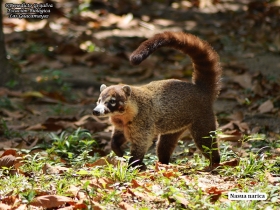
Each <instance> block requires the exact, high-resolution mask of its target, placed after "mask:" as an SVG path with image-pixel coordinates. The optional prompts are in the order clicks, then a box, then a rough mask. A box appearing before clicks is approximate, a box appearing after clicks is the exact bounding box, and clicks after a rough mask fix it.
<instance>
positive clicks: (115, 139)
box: [111, 130, 126, 157]
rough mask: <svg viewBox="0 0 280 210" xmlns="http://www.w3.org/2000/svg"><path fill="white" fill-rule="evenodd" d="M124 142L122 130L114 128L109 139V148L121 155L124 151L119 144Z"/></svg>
mask: <svg viewBox="0 0 280 210" xmlns="http://www.w3.org/2000/svg"><path fill="white" fill-rule="evenodd" d="M125 142H126V139H125V136H124V134H123V132H122V131H119V130H114V132H113V134H112V139H111V148H112V150H113V151H114V153H115V154H116V155H117V156H119V157H122V156H123V155H124V151H123V150H122V148H121V146H122V145H123V144H124V143H125Z"/></svg>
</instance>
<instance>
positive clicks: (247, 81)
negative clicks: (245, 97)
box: [233, 73, 252, 89]
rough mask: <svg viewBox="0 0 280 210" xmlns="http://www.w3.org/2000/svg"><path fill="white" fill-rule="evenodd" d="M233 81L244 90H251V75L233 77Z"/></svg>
mask: <svg viewBox="0 0 280 210" xmlns="http://www.w3.org/2000/svg"><path fill="white" fill-rule="evenodd" d="M233 81H234V82H236V83H238V84H239V85H240V86H241V87H243V88H245V89H251V88H252V75H250V74H248V73H245V74H242V75H237V76H234V77H233Z"/></svg>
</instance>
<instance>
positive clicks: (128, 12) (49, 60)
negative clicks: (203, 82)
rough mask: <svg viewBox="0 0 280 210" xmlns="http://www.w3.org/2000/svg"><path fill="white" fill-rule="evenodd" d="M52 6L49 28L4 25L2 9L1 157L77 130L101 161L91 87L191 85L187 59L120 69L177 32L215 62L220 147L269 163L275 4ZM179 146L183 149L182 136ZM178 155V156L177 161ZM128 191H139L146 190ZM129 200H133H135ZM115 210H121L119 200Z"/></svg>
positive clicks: (104, 129)
mask: <svg viewBox="0 0 280 210" xmlns="http://www.w3.org/2000/svg"><path fill="white" fill-rule="evenodd" d="M15 2H16V1H15ZM49 2H52V1H49ZM55 2H56V3H55V7H54V8H51V12H50V18H48V19H43V20H34V19H11V18H9V17H8V14H7V11H5V10H6V7H5V6H4V7H3V10H4V14H3V15H4V33H5V41H6V47H7V52H8V57H9V60H10V62H11V64H12V66H13V67H14V69H15V70H16V71H17V74H18V77H19V80H11V81H9V82H8V83H7V84H5V85H2V87H0V120H1V122H0V154H1V153H3V154H5V153H4V151H5V150H7V148H17V149H32V148H33V147H34V146H36V145H37V144H38V143H42V142H45V141H47V142H48V141H49V140H50V139H54V138H53V136H54V135H57V136H59V135H61V134H64V133H63V132H66V131H69V132H70V133H71V132H73V130H76V129H78V128H79V127H81V128H84V129H86V130H87V131H89V132H90V133H91V135H92V136H93V137H94V138H95V139H96V141H97V142H98V145H99V149H98V150H96V152H97V153H99V155H100V156H104V155H106V154H108V153H110V146H109V139H110V133H111V130H112V127H111V126H110V124H109V122H108V120H107V119H98V118H96V117H94V116H92V114H91V113H92V109H93V107H94V105H95V103H96V100H97V98H98V95H99V87H100V85H101V84H103V83H104V84H106V85H110V84H117V83H126V84H130V85H141V84H146V83H148V82H150V81H154V80H160V79H168V78H177V79H181V80H185V81H191V74H192V64H191V61H190V59H189V58H188V57H186V56H185V55H183V54H181V53H180V52H177V51H174V50H171V49H160V50H158V51H157V52H156V53H154V54H153V55H152V56H150V57H149V58H148V59H147V60H146V61H144V62H143V63H142V64H141V65H139V66H132V65H131V64H130V63H129V55H130V53H131V52H132V51H133V50H134V49H136V48H137V46H138V45H139V44H140V43H141V42H142V41H144V40H145V39H147V38H149V37H151V36H152V35H154V34H156V33H159V32H163V31H185V32H189V33H193V34H195V35H197V36H198V37H200V38H202V39H204V40H206V41H208V42H209V43H210V44H211V45H212V46H213V48H214V49H215V50H216V51H217V52H218V54H219V55H220V60H221V65H222V67H223V76H222V90H221V93H220V96H219V98H218V99H217V101H216V102H215V105H214V109H215V113H216V115H217V119H218V122H219V130H220V131H221V132H222V134H220V140H221V145H222V144H224V143H225V144H228V141H230V143H229V145H230V148H232V149H233V150H234V151H235V152H236V154H238V156H239V157H247V156H246V155H248V150H249V151H250V152H254V153H256V152H257V151H258V150H260V149H261V148H263V147H264V146H267V145H269V147H270V149H269V151H270V152H271V156H269V158H272V159H273V158H274V159H275V157H276V156H279V154H280V148H279V140H280V71H279V70H280V7H279V4H280V3H279V1H275V2H274V3H267V2H263V1H249V0H243V1H242V0H239V1H231V0H228V1H217V3H216V4H211V3H209V2H210V1H202V0H201V1H175V2H173V3H172V4H170V5H169V4H167V3H165V2H161V1H139V2H136V1H127V0H119V1H115V3H110V1H108V2H107V1H89V2H87V1H64V0H57V1H55ZM142 2H147V3H146V4H144V3H142ZM4 3H5V1H4ZM29 3H32V1H30V2H29ZM34 3H35V2H34ZM52 3H54V2H52ZM51 133H53V135H52V134H51ZM182 140H184V143H182V144H190V145H191V143H189V141H190V140H191V136H190V135H189V133H185V135H184V136H183V137H182ZM186 142H187V143H186ZM240 142H241V143H240ZM271 145H274V146H271ZM275 145H276V146H275ZM240 146H242V147H240ZM238 147H239V148H238ZM4 148H5V149H4ZM234 148H235V149H234ZM236 148H238V149H236ZM180 150H182V149H181V146H178V151H177V152H176V154H179V156H180V154H181V153H182V152H180ZM183 150H184V149H183ZM193 150H195V148H194V147H193V149H189V151H188V152H189V154H192V155H193V152H192V151H193ZM1 151H2V152H1ZM3 154H2V155H3ZM15 156H17V155H15ZM179 156H178V157H179ZM189 156H190V157H191V155H189ZM3 157H4V156H3ZM175 159H177V156H176V155H175V156H174V160H175ZM278 161H279V160H278ZM0 163H1V160H0ZM277 164H279V162H278V163H277ZM0 165H1V164H0ZM156 167H157V168H156V169H155V171H159V170H160V169H159V168H160V167H163V168H164V169H166V168H165V166H159V165H156ZM278 167H279V165H278ZM166 170H167V169H166ZM176 170H177V169H176ZM273 170H275V169H273ZM274 172H275V171H274ZM172 173H174V174H176V173H175V172H174V171H173V172H172ZM271 173H272V172H271ZM275 173H276V172H275ZM174 174H171V175H170V176H175V177H176V176H177V175H174ZM266 175H267V174H266ZM163 176H165V177H168V176H169V175H166V174H165V175H163ZM0 177H1V174H0ZM149 178H151V177H149ZM168 178H170V177H168ZM185 181H186V180H185ZM187 182H188V180H187ZM275 183H276V184H275ZM107 184H108V183H107ZM134 184H135V185H139V186H141V187H143V189H145V190H146V188H145V187H146V185H145V187H144V185H143V184H139V183H134ZM277 184H278V185H279V181H278V183H277V182H276V181H275V182H273V185H277ZM97 185H100V183H97ZM213 189H214V188H210V191H211V190H213ZM105 190H109V189H107V188H105ZM208 190H209V189H208ZM210 191H209V192H210ZM214 191H215V192H214V194H215V195H216V194H219V195H220V194H222V192H220V191H218V190H217V189H216V188H215V189H214ZM205 192H206V191H205ZM207 192H208V191H207ZM130 194H132V195H134V196H136V197H138V199H140V200H141V196H142V195H139V194H138V195H135V192H130ZM208 194H209V193H208ZM210 194H211V193H210ZM165 196H167V197H168V195H165ZM149 199H150V201H151V200H152V202H155V203H156V202H161V201H155V200H153V199H154V198H152V197H150V198H149ZM175 200H176V201H178V202H179V203H180V205H183V206H185V207H187V206H188V205H189V203H188V202H187V201H186V200H180V199H179V198H175ZM150 201H149V202H150ZM169 201H170V200H169ZM0 202H1V190H0ZM98 202H99V201H98ZM123 202H128V203H130V204H131V201H130V199H129V198H128V197H127V198H126V199H124V200H123ZM170 202H171V201H170ZM276 202H278V203H279V202H280V200H279V199H278V201H277V200H276ZM123 205H125V204H122V205H120V206H123ZM155 205H156V204H155ZM162 205H163V204H162ZM163 206H164V205H163ZM188 207H189V208H190V206H188ZM100 208H101V207H100ZM123 208H124V207H123ZM162 208H164V207H162ZM127 209H129V208H128V207H127Z"/></svg>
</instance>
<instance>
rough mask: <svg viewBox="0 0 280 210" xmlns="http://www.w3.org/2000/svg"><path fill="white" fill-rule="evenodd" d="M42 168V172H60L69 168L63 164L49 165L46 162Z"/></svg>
mask: <svg viewBox="0 0 280 210" xmlns="http://www.w3.org/2000/svg"><path fill="white" fill-rule="evenodd" d="M42 170H43V173H44V174H61V173H63V172H65V171H68V170H69V168H66V167H63V166H51V165H50V164H48V163H46V164H45V165H44V166H43V168H42Z"/></svg>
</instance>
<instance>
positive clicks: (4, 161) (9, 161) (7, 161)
mask: <svg viewBox="0 0 280 210" xmlns="http://www.w3.org/2000/svg"><path fill="white" fill-rule="evenodd" d="M15 162H16V157H15V156H13V155H6V156H4V157H1V158H0V168H1V167H7V168H9V167H12V166H13V165H14V164H15Z"/></svg>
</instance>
